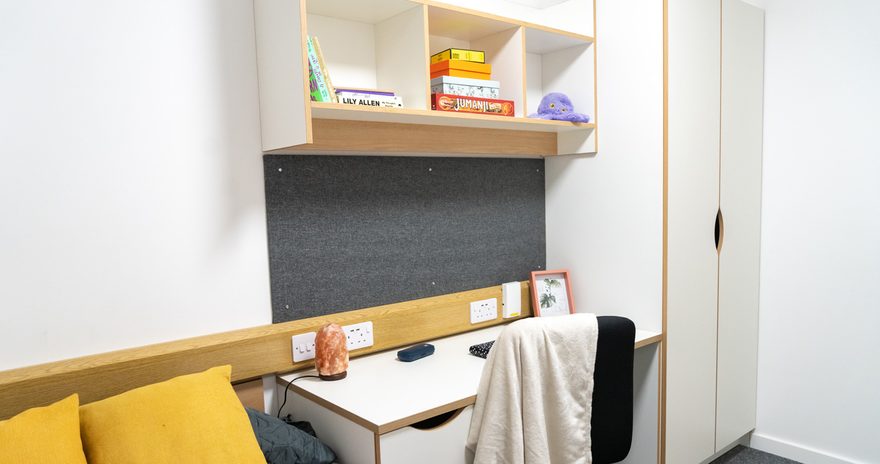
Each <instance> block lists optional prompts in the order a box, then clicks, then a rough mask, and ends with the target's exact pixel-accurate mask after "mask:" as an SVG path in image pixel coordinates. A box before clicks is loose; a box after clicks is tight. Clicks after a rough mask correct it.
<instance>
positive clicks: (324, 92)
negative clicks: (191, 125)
mask: <svg viewBox="0 0 880 464" xmlns="http://www.w3.org/2000/svg"><path fill="white" fill-rule="evenodd" d="M306 45H307V50H306V52H307V54H308V59H309V96H310V98H311V100H312V101H317V102H332V103H342V104H345V105H360V106H375V107H384V108H396V107H402V106H403V99H402V98H400V96H398V95H395V94H394V92H393V91H390V90H378V89H360V88H353V87H334V86H333V82H332V81H331V80H330V72H329V71H328V70H327V64H326V63H325V62H324V54H323V53H321V44H320V43H319V42H318V38H317V37H307V38H306Z"/></svg>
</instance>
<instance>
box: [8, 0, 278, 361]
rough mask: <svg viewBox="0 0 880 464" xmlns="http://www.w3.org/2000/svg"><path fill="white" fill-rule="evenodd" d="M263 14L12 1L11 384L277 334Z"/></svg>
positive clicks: (230, 2)
mask: <svg viewBox="0 0 880 464" xmlns="http://www.w3.org/2000/svg"><path fill="white" fill-rule="evenodd" d="M255 59H256V58H255V52H254V33H253V12H252V5H251V2H249V1H240V0H222V1H221V0H198V1H196V0H190V1H185V2H178V1H172V0H161V1H154V2H142V1H132V0H126V1H96V0H82V1H77V2H69V1H65V0H56V1H50V0H40V1H27V2H14V1H4V2H0V157H2V164H0V166H2V167H0V215H2V224H0V370H2V369H7V368H14V367H18V366H24V365H29V364H34V363H39V362H45V361H51V360H56V359H60V358H69V357H73V356H79V355H84V354H89V353H96V352H103V351H107V350H113V349H118V348H123V347H131V346H139V345H143V344H148V343H154V342H159V341H165V340H172V339H179V338H183V337H188V336H194V335H200V334H207V333H213V332H218V331H223V330H229V329H234V328H240V327H247V326H254V325H260V324H266V323H269V322H270V321H271V310H270V306H269V278H268V259H267V250H266V231H265V211H264V201H263V175H262V160H261V156H260V139H259V136H260V135H259V113H258V99H257V92H258V90H257V78H256V66H255Z"/></svg>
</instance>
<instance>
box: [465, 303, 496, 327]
mask: <svg viewBox="0 0 880 464" xmlns="http://www.w3.org/2000/svg"><path fill="white" fill-rule="evenodd" d="M495 319H498V298H489V299H486V300H480V301H472V302H471V324H479V323H480V322H486V321H493V320H495Z"/></svg>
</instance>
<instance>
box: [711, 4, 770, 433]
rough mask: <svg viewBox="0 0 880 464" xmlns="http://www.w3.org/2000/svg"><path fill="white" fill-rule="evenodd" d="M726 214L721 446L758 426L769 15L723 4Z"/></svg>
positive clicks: (721, 312) (723, 182)
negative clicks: (766, 40) (766, 28)
mask: <svg viewBox="0 0 880 464" xmlns="http://www.w3.org/2000/svg"><path fill="white" fill-rule="evenodd" d="M721 17H722V27H721V30H722V36H721V37H722V39H721V44H722V47H721V60H722V62H721V83H722V84H721V213H722V216H723V218H724V234H723V242H722V247H721V253H720V258H719V259H720V261H719V286H718V400H717V401H718V412H717V417H716V420H717V428H716V434H717V440H716V445H717V446H716V448H717V449H719V450H720V449H721V448H723V447H724V446H727V445H729V444H730V443H733V442H734V441H735V440H736V439H738V438H740V437H741V436H743V435H745V434H746V433H748V432H749V431H750V430H752V429H754V428H755V409H756V389H757V386H756V382H757V370H758V366H757V362H758V287H759V272H760V248H761V153H762V148H761V147H762V127H763V93H764V92H763V82H764V12H763V10H761V9H759V8H756V7H754V6H752V5H749V4H747V3H744V2H742V1H740V0H723V1H722V14H721Z"/></svg>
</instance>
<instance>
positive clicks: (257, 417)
mask: <svg viewBox="0 0 880 464" xmlns="http://www.w3.org/2000/svg"><path fill="white" fill-rule="evenodd" d="M245 409H247V414H248V419H250V421H251V427H253V429H254V434H255V435H256V436H257V441H258V442H259V443H260V449H261V450H262V451H263V455H264V456H265V457H266V462H267V463H268V464H331V463H332V462H334V460H335V459H336V454H334V453H333V450H331V449H330V448H329V447H328V446H327V445H325V444H323V443H321V441H320V440H318V439H317V438H315V437H313V436H311V435H309V434H308V433H306V432H303V431H302V430H300V429H298V428H296V427H294V426H292V425H288V424H287V423H285V422H284V421H282V420H281V419H277V418H275V417H272V416H270V415H268V414H264V413H262V412H259V411H256V410H254V409H251V408H245Z"/></svg>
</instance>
